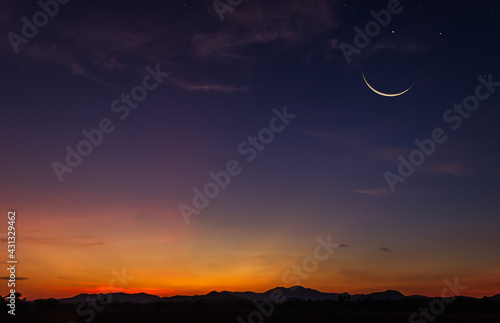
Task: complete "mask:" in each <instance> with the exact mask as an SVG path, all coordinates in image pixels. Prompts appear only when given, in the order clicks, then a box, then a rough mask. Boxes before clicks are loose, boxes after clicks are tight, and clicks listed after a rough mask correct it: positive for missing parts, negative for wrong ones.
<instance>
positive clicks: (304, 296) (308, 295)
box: [59, 286, 500, 304]
mask: <svg viewBox="0 0 500 323" xmlns="http://www.w3.org/2000/svg"><path fill="white" fill-rule="evenodd" d="M275 291H281V293H282V295H284V297H286V299H287V300H304V301H309V300H310V301H325V300H331V301H339V298H340V296H341V295H342V296H343V298H344V299H345V298H347V299H349V300H350V301H361V300H367V299H372V300H378V301H400V300H404V299H405V298H408V299H429V300H430V299H432V298H431V297H427V296H422V295H411V296H405V295H403V294H402V293H400V292H398V291H395V290H386V291H385V292H375V293H370V294H354V295H349V294H348V293H342V294H339V293H323V292H320V291H318V290H315V289H311V288H305V287H302V286H293V287H289V288H285V287H276V288H273V289H270V290H268V291H266V292H263V293H256V292H251V291H246V292H230V291H222V292H217V291H212V292H210V293H208V294H206V295H194V296H181V295H178V296H170V297H160V296H157V295H150V294H146V293H137V294H125V293H111V294H110V295H111V301H112V302H118V303H126V302H129V303H141V304H145V303H153V302H196V301H205V302H238V301H242V300H245V301H264V300H270V299H271V295H272V293H273V292H275ZM108 295H109V294H108ZM96 297H97V294H79V295H76V296H73V297H69V298H63V299H59V301H60V302H61V303H63V304H75V303H81V302H87V301H88V300H89V299H96ZM489 298H490V299H492V300H495V301H499V302H500V294H498V295H495V296H492V297H489Z"/></svg>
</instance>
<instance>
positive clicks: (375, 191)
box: [354, 187, 390, 196]
mask: <svg viewBox="0 0 500 323" xmlns="http://www.w3.org/2000/svg"><path fill="white" fill-rule="evenodd" d="M354 193H358V194H364V195H370V196H387V195H389V193H390V192H389V189H388V188H387V187H379V188H369V189H360V190H354Z"/></svg>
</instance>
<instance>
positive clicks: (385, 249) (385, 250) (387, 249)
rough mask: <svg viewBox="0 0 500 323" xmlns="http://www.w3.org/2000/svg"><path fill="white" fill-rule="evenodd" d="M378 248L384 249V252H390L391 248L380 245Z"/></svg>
mask: <svg viewBox="0 0 500 323" xmlns="http://www.w3.org/2000/svg"><path fill="white" fill-rule="evenodd" d="M378 250H381V251H384V252H392V249H389V248H386V247H380V248H378Z"/></svg>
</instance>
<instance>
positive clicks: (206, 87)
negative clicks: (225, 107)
mask: <svg viewBox="0 0 500 323" xmlns="http://www.w3.org/2000/svg"><path fill="white" fill-rule="evenodd" d="M168 82H169V83H170V84H172V85H174V86H176V87H179V88H182V89H185V90H191V91H207V92H209V91H214V92H226V93H229V92H238V91H246V90H247V88H246V87H237V86H232V85H224V84H217V83H209V84H193V83H189V82H184V81H181V80H179V79H174V78H170V79H169V80H168Z"/></svg>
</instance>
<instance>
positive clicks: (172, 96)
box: [0, 0, 500, 299]
mask: <svg viewBox="0 0 500 323" xmlns="http://www.w3.org/2000/svg"><path fill="white" fill-rule="evenodd" d="M41 3H42V4H43V5H40V4H39V3H37V2H34V1H16V2H12V1H11V2H5V1H4V2H1V3H0V24H1V29H2V30H3V34H4V35H5V37H4V38H3V41H2V42H0V55H1V58H2V59H1V63H0V68H1V70H2V78H3V80H4V82H3V84H4V86H2V87H1V88H0V98H1V100H2V101H1V106H2V108H1V109H0V113H1V114H0V120H1V127H0V138H1V139H0V145H1V147H2V151H3V153H4V154H3V158H1V159H0V163H1V167H0V176H1V179H2V184H1V185H0V189H1V192H0V196H1V202H2V207H3V210H4V213H5V217H4V218H5V220H3V221H2V222H1V223H0V227H1V228H2V230H1V232H2V235H1V236H0V240H1V246H2V248H4V250H7V236H6V234H5V232H6V228H7V211H8V210H16V213H17V222H16V224H17V227H16V232H17V236H16V239H17V240H16V241H17V249H16V251H17V257H18V259H19V265H18V269H17V270H18V272H17V274H18V278H19V280H18V288H17V289H18V290H19V291H20V292H22V293H23V295H24V296H27V297H28V298H29V299H34V298H48V297H55V298H60V297H69V296H73V295H75V294H78V293H95V292H98V291H103V290H106V291H123V292H147V293H152V294H155V295H160V296H170V295H176V294H204V293H207V292H209V291H211V290H233V291H244V290H252V291H257V292H263V291H266V290H268V289H270V288H273V287H275V286H285V287H290V286H293V285H298V284H300V285H303V286H307V287H310V288H314V289H317V290H321V291H325V292H339V293H341V292H348V293H351V294H355V293H370V292H375V291H381V290H387V289H393V290H398V291H400V292H402V293H403V294H405V295H411V294H423V295H427V296H434V295H439V294H440V293H441V291H442V290H443V288H445V287H446V286H447V285H446V284H445V282H444V281H445V280H448V281H453V279H455V277H458V281H459V282H460V283H461V284H463V285H466V286H467V289H466V290H465V291H464V294H466V295H470V296H478V297H481V296H485V295H486V296H491V295H495V294H498V293H499V290H500V279H499V278H498V272H499V270H500V256H499V255H500V253H499V252H498V246H499V245H500V238H499V237H500V235H499V234H498V227H499V225H500V217H499V213H498V212H499V211H498V210H499V201H498V198H497V196H498V194H499V192H500V186H499V181H498V180H499V171H500V158H499V145H500V143H499V140H500V132H499V130H498V129H499V128H498V123H499V121H500V106H499V100H500V93H499V92H500V87H499V84H498V82H500V71H499V65H498V57H500V48H499V45H498V41H497V39H498V30H500V29H499V27H500V21H499V18H500V10H499V5H498V4H497V3H496V2H495V1H483V2H482V3H481V5H477V4H476V5H475V4H473V3H472V2H464V3H456V2H452V1H440V2H438V3H437V2H431V1H417V0H413V1H401V2H400V3H398V2H396V1H336V0H332V1H320V0H318V1H316V0H315V1H295V0H291V1H284V0H282V1H281V0H280V1H278V0H276V1H254V0H252V1H250V0H243V1H232V2H231V3H233V5H230V4H229V3H228V2H226V1H216V2H212V1H177V0H175V1H153V0H146V1H141V2H137V1H135V2H132V1H106V2H100V1H77V0H72V1H68V2H67V3H65V2H64V1H60V2H55V1H44V0H42V2H41ZM214 3H215V4H216V5H215V6H214ZM49 4H50V5H49ZM56 9H57V10H56ZM38 12H42V13H43V12H45V13H46V14H45V16H44V15H43V14H38ZM23 17H25V18H24V19H23ZM44 17H46V18H47V19H46V21H44ZM221 18H222V19H221ZM44 22H45V23H44ZM384 25H385V26H384ZM377 26H378V27H377ZM370 35H371V36H370ZM363 75H364V76H365V77H366V81H367V82H369V84H370V86H372V87H373V88H374V89H376V90H377V91H379V92H381V93H387V94H390V93H400V92H403V91H405V90H406V89H408V88H409V87H410V86H411V88H410V90H409V91H407V92H406V93H404V94H402V95H399V96H394V97H388V96H383V95H379V94H377V93H375V92H374V91H373V90H372V89H370V87H368V86H367V83H366V82H365V80H364V79H363ZM320 240H321V241H323V243H321V242H319V241H320ZM325 241H330V242H329V243H330V247H328V246H326V247H325V244H328V242H325ZM318 246H322V247H321V248H322V249H318V248H319V247H318ZM329 248H330V249H329ZM330 251H331V252H330ZM6 255H7V253H6V252H5V257H7V256H6ZM2 261H3V260H2ZM298 267H300V269H297V268H298ZM4 281H5V280H4ZM6 291H7V283H6V281H5V284H2V285H1V286H0V292H3V293H4V294H6Z"/></svg>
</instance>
